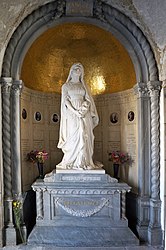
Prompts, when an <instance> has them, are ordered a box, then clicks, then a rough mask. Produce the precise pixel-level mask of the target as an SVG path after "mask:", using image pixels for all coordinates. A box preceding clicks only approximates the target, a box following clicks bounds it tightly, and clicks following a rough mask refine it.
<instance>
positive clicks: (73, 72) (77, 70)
mask: <svg viewBox="0 0 166 250" xmlns="http://www.w3.org/2000/svg"><path fill="white" fill-rule="evenodd" d="M71 74H72V75H77V76H80V75H81V69H80V67H77V66H76V67H75V68H73V69H72V72H71Z"/></svg>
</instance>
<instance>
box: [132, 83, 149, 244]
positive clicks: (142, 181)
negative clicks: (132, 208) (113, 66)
mask: <svg viewBox="0 0 166 250" xmlns="http://www.w3.org/2000/svg"><path fill="white" fill-rule="evenodd" d="M134 90H135V93H136V94H137V109H138V125H137V126H138V127H137V131H138V191H139V195H138V215H137V216H138V217H137V230H138V234H139V238H140V240H141V241H146V242H147V240H148V226H149V216H150V212H149V206H150V178H149V176H150V97H149V92H148V88H147V84H146V83H142V82H140V83H137V84H136V85H135V87H134Z"/></svg>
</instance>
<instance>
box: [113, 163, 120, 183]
mask: <svg viewBox="0 0 166 250" xmlns="http://www.w3.org/2000/svg"><path fill="white" fill-rule="evenodd" d="M113 167H114V178H116V179H118V180H119V177H118V173H119V164H118V163H114V164H113Z"/></svg>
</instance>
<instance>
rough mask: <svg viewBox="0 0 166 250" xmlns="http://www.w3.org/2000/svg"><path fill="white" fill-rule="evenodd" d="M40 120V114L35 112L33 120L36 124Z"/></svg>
mask: <svg viewBox="0 0 166 250" xmlns="http://www.w3.org/2000/svg"><path fill="white" fill-rule="evenodd" d="M41 118H42V116H41V113H40V112H39V111H37V112H36V113H35V120H36V121H37V122H39V121H41Z"/></svg>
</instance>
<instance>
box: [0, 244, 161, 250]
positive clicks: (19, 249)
mask: <svg viewBox="0 0 166 250" xmlns="http://www.w3.org/2000/svg"><path fill="white" fill-rule="evenodd" d="M0 249H2V250H164V248H163V247H151V246H145V245H142V246H130V247H104V248H101V247H97V248H96V247H74V248H73V247H54V246H47V247H42V246H29V245H18V246H7V247H3V248H0Z"/></svg>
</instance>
